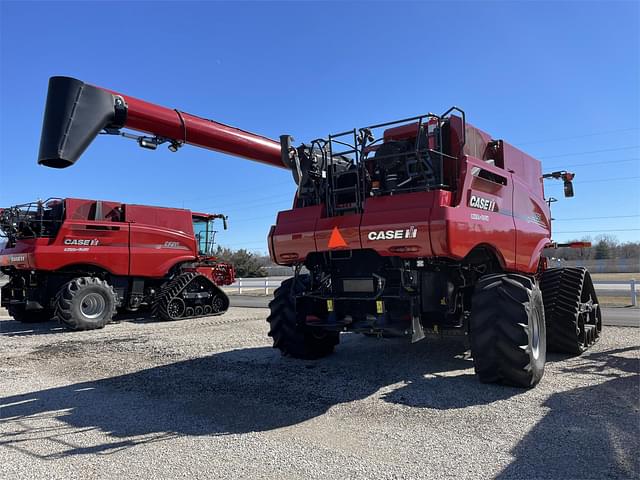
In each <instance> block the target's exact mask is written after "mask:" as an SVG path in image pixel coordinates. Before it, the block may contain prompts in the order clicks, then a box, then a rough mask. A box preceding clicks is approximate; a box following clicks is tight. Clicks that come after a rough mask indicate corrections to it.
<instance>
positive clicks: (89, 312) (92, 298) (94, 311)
mask: <svg viewBox="0 0 640 480" xmlns="http://www.w3.org/2000/svg"><path fill="white" fill-rule="evenodd" d="M106 307H107V302H106V301H105V299H104V297H103V296H102V295H100V294H99V293H88V294H87V295H85V296H84V298H83V299H82V302H81V303H80V311H81V312H82V314H83V315H84V316H85V317H87V318H98V317H100V316H101V315H102V314H103V313H104V311H105V309H106Z"/></svg>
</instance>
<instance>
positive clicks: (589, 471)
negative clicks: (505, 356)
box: [496, 347, 640, 480]
mask: <svg viewBox="0 0 640 480" xmlns="http://www.w3.org/2000/svg"><path fill="white" fill-rule="evenodd" d="M638 350H640V347H627V348H621V349H615V350H608V351H604V352H594V353H586V354H584V355H583V356H582V357H581V358H580V359H579V360H580V361H579V364H578V365H577V366H575V367H573V366H572V367H568V368H563V369H562V374H563V375H567V376H573V375H577V376H580V375H589V376H591V377H592V376H593V375H602V376H603V377H605V378H608V379H609V380H607V381H605V382H604V383H599V384H596V385H593V386H589V387H582V388H576V389H573V390H569V391H566V392H561V393H555V394H553V395H551V396H550V397H549V399H547V401H546V402H545V403H544V404H543V405H544V406H545V407H548V408H549V409H550V411H549V413H547V415H546V416H545V417H544V418H543V419H542V420H541V421H540V422H538V423H537V424H536V426H535V427H533V429H532V430H531V431H530V432H529V433H528V434H527V436H526V437H524V438H523V439H522V441H521V442H520V443H519V444H518V446H517V447H516V448H515V449H514V450H513V451H512V452H511V453H512V454H513V455H514V456H515V457H516V458H515V460H514V461H513V462H512V463H511V464H510V465H509V466H508V467H507V468H506V469H504V470H503V471H502V472H501V473H500V474H499V475H498V476H497V477H496V478H498V479H501V480H506V479H512V478H513V479H515V478H518V479H519V478H558V479H598V480H599V479H603V478H624V479H627V478H640V457H638V452H640V420H639V415H640V377H639V376H638V373H639V372H638V370H639V367H640V362H639V360H638V358H637V354H636V353H635V352H637V351H638ZM621 354H627V355H629V354H633V356H621Z"/></svg>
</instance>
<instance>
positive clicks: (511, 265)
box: [269, 117, 551, 273]
mask: <svg viewBox="0 0 640 480" xmlns="http://www.w3.org/2000/svg"><path fill="white" fill-rule="evenodd" d="M456 127H457V128H461V127H462V123H461V122H456V121H455V117H453V119H452V128H453V129H455V128H456ZM411 131H413V132H415V126H411V127H397V128H395V129H391V130H389V132H388V134H387V133H385V138H387V136H388V137H389V138H394V139H395V138H403V137H405V136H406V135H408V133H409V132H411ZM466 132H467V144H466V145H465V148H464V150H463V152H462V153H461V155H460V157H459V158H458V159H457V160H456V161H457V165H453V164H452V162H451V161H449V162H448V163H449V165H447V164H446V163H445V172H446V173H445V175H455V174H456V172H458V179H457V182H456V183H457V185H459V188H458V189H457V191H456V192H450V191H445V190H433V191H426V192H418V193H408V194H401V195H395V196H384V197H371V198H368V199H366V200H365V201H364V203H363V212H362V213H361V214H350V215H344V216H337V217H330V218H325V208H324V206H323V205H318V206H314V207H306V208H297V209H292V210H288V211H285V212H280V214H279V215H278V219H277V222H276V225H275V226H274V227H272V229H271V232H270V234H269V238H270V242H269V248H270V253H271V257H272V258H273V260H274V261H275V262H277V263H279V264H282V265H292V264H296V263H299V262H301V261H303V260H304V259H305V258H306V257H307V255H309V254H310V253H312V252H314V251H315V252H326V251H329V250H331V249H330V248H329V238H330V235H331V232H332V231H333V229H334V227H337V228H338V230H339V231H340V233H341V235H342V237H343V238H344V240H345V242H346V243H347V245H348V248H349V249H360V248H368V249H373V250H375V251H376V252H378V253H379V254H380V255H382V256H400V257H403V258H421V257H422V258H424V257H447V258H451V259H463V258H464V257H466V256H467V255H468V254H469V253H470V252H471V251H472V250H473V249H474V248H476V247H484V248H489V249H490V250H492V251H493V252H494V253H495V254H496V256H497V258H498V260H499V261H500V263H501V264H502V266H503V268H504V269H506V270H509V271H518V272H523V273H535V272H536V271H537V269H538V263H539V259H540V255H541V253H542V249H543V248H544V247H545V245H547V244H548V243H549V242H550V231H551V229H550V213H549V208H548V206H547V204H546V203H545V201H544V192H543V187H542V175H541V169H540V162H539V161H537V160H535V159H534V158H532V157H530V156H528V155H526V154H525V153H523V152H521V151H520V150H518V149H516V148H514V147H512V146H511V145H509V144H507V143H504V142H499V149H498V150H497V151H494V152H493V154H492V155H491V157H492V158H484V157H485V156H487V155H488V154H487V153H486V152H487V151H488V144H489V142H491V137H490V136H489V135H488V134H486V133H485V132H482V131H481V130H479V129H477V128H475V127H472V126H467V130H466ZM459 138H462V137H461V132H456V131H455V130H454V132H453V134H452V140H451V142H452V146H451V151H455V149H456V143H457V142H459ZM474 198H475V199H476V200H474ZM478 198H480V199H482V202H484V203H483V204H482V206H481V207H479V206H478V205H475V206H474V202H476V201H477V199H478ZM487 205H488V206H490V209H487V208H488V207H487ZM411 229H415V232H416V233H415V237H410V238H406V235H403V233H398V234H395V235H394V233H393V232H396V231H398V232H408V231H409V230H411ZM412 231H413V230H412ZM380 232H392V233H389V234H386V235H387V236H382V237H381V236H380ZM389 236H391V237H392V238H389ZM311 239H313V240H314V241H315V242H312V241H311Z"/></svg>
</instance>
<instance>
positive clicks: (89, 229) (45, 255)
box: [0, 198, 234, 330]
mask: <svg viewBox="0 0 640 480" xmlns="http://www.w3.org/2000/svg"><path fill="white" fill-rule="evenodd" d="M218 219H221V220H222V221H223V223H224V227H225V228H226V220H227V219H226V217H225V216H224V215H221V214H206V213H196V212H190V211H189V210H184V209H176V208H161V207H151V206H144V205H132V204H124V203H119V202H107V201H100V200H83V199H77V198H66V199H61V198H51V199H48V200H45V201H37V202H32V203H28V204H24V205H16V206H13V207H9V208H4V209H1V210H0V230H2V232H4V234H5V236H6V239H7V241H6V244H5V245H4V246H3V248H2V249H1V250H0V270H1V271H2V272H3V273H4V274H6V275H8V276H9V282H8V283H7V284H6V285H4V286H3V287H2V301H1V303H2V306H3V307H5V308H6V309H7V310H8V311H9V314H10V315H11V316H12V317H13V318H14V319H15V320H18V321H21V322H25V323H31V322H40V321H46V320H49V319H51V318H57V319H58V320H59V321H61V322H62V323H64V324H65V325H66V326H67V327H69V328H70V329H73V330H90V329H96V328H102V327H104V325H105V324H107V323H108V322H110V321H111V320H112V319H113V318H114V316H115V315H116V312H117V311H118V310H119V311H123V312H135V311H137V310H138V309H140V308H148V309H151V310H152V312H153V314H154V315H155V316H156V317H157V318H158V319H161V320H177V319H182V318H190V317H199V316H204V315H220V314H222V313H224V312H225V311H226V310H227V309H228V308H229V299H228V298H227V296H226V295H225V293H224V292H223V291H222V290H221V288H220V286H221V285H229V284H231V283H233V281H234V270H233V267H232V266H231V265H228V264H225V263H221V262H218V261H217V260H216V258H215V257H214V256H213V246H214V238H215V233H216V231H215V230H214V222H215V221H216V220H218Z"/></svg>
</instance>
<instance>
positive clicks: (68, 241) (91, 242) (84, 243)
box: [64, 238, 100, 247]
mask: <svg viewBox="0 0 640 480" xmlns="http://www.w3.org/2000/svg"><path fill="white" fill-rule="evenodd" d="M64 244H65V245H73V246H81V247H95V246H96V245H99V244H100V240H98V239H97V238H65V239H64Z"/></svg>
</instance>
